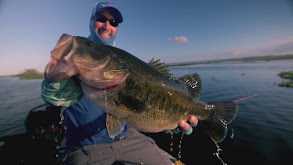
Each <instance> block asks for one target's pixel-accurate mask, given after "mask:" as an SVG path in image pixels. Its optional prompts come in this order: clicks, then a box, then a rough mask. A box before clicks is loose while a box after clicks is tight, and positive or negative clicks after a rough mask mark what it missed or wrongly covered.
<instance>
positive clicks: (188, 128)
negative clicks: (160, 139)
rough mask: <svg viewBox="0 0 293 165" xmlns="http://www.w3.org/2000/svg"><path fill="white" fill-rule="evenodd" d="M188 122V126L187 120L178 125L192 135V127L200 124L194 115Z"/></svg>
mask: <svg viewBox="0 0 293 165" xmlns="http://www.w3.org/2000/svg"><path fill="white" fill-rule="evenodd" d="M188 121H189V123H190V124H188V123H187V122H186V121H185V120H180V121H179V123H178V125H179V126H180V127H181V129H182V130H183V131H184V132H185V133H186V134H187V135H190V134H191V133H192V131H193V129H192V127H195V126H196V125H197V123H198V120H197V118H196V117H195V116H194V115H191V116H190V117H189V118H188Z"/></svg>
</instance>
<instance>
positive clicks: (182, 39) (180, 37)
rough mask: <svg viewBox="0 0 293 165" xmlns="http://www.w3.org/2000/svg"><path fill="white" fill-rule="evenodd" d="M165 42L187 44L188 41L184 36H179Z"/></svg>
mask: <svg viewBox="0 0 293 165" xmlns="http://www.w3.org/2000/svg"><path fill="white" fill-rule="evenodd" d="M167 41H174V42H182V43H185V42H189V39H188V38H187V37H185V36H179V37H174V38H168V39H167Z"/></svg>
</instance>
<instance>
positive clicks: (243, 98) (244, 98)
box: [233, 94, 257, 102]
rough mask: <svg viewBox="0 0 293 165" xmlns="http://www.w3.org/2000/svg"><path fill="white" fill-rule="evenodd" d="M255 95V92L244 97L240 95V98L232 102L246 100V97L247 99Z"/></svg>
mask: <svg viewBox="0 0 293 165" xmlns="http://www.w3.org/2000/svg"><path fill="white" fill-rule="evenodd" d="M255 96H257V94H254V95H250V96H246V97H242V98H240V99H236V100H233V102H238V101H242V100H246V99H249V98H253V97H255Z"/></svg>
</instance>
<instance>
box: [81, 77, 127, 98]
mask: <svg viewBox="0 0 293 165" xmlns="http://www.w3.org/2000/svg"><path fill="white" fill-rule="evenodd" d="M126 78H127V76H125V77H121V78H115V79H110V80H99V81H94V82H93V81H89V80H86V79H84V78H82V77H79V79H80V85H81V88H82V90H83V92H84V93H85V94H86V95H88V97H89V98H91V97H101V96H103V97H104V96H105V95H109V94H111V93H113V92H116V91H118V90H120V89H122V88H123V87H124V85H125V80H126Z"/></svg>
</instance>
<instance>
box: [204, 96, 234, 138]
mask: <svg viewBox="0 0 293 165" xmlns="http://www.w3.org/2000/svg"><path fill="white" fill-rule="evenodd" d="M208 107H209V110H211V111H212V112H211V114H210V116H209V118H207V119H206V120H203V121H202V122H203V124H204V126H205V128H206V129H207V130H208V132H209V135H210V137H211V139H213V140H214V141H215V142H217V143H220V142H222V141H223V140H224V139H225V137H226V135H227V125H228V124H230V123H231V122H232V121H233V120H234V119H235V117H236V115H237V112H238V106H237V103H235V102H232V101H231V102H219V103H209V105H208Z"/></svg>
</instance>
